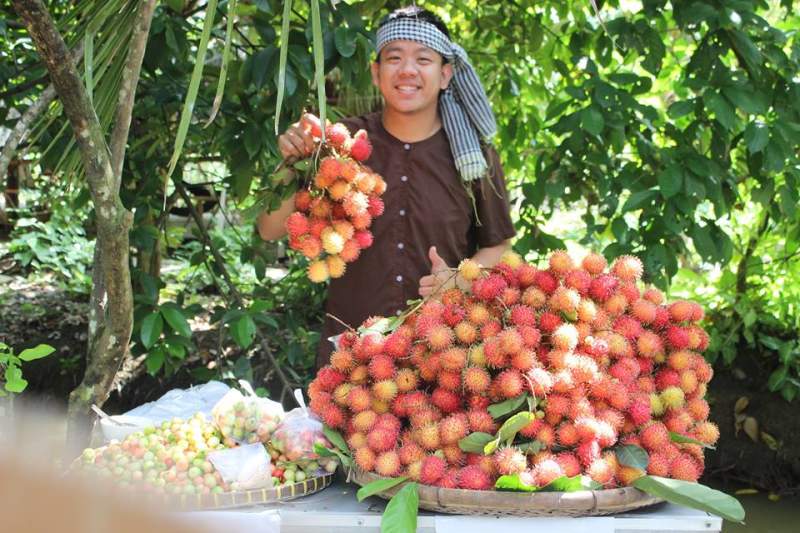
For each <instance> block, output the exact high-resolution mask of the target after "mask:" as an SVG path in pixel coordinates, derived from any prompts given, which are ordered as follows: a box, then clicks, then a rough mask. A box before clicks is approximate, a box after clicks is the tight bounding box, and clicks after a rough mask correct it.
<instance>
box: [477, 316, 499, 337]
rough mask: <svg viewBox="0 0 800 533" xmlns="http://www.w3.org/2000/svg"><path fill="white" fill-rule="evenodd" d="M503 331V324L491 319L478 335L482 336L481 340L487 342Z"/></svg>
mask: <svg viewBox="0 0 800 533" xmlns="http://www.w3.org/2000/svg"><path fill="white" fill-rule="evenodd" d="M501 331H503V324H501V323H500V321H498V320H494V319H491V320H487V321H486V323H484V324H483V325H482V326H481V328H480V331H479V332H478V333H479V334H480V337H481V339H484V340H486V339H489V338H491V337H494V336H496V335H497V334H499V333H500V332H501Z"/></svg>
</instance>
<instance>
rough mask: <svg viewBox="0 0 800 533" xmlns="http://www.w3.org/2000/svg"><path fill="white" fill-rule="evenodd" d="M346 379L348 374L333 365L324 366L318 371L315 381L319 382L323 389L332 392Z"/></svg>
mask: <svg viewBox="0 0 800 533" xmlns="http://www.w3.org/2000/svg"><path fill="white" fill-rule="evenodd" d="M345 379H346V376H345V375H344V374H343V373H341V372H339V371H338V370H336V369H334V368H333V367H331V366H324V367H322V368H321V369H320V370H319V372H317V378H316V379H315V381H316V382H317V383H318V384H319V386H320V388H321V389H322V390H324V391H327V392H331V391H333V389H335V388H336V387H338V386H339V385H341V384H342V383H343V382H344V380H345Z"/></svg>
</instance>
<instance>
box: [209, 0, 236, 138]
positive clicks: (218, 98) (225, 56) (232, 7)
mask: <svg viewBox="0 0 800 533" xmlns="http://www.w3.org/2000/svg"><path fill="white" fill-rule="evenodd" d="M237 2H238V0H230V3H229V4H228V15H227V18H228V22H227V24H226V27H225V48H224V49H223V51H222V65H221V66H220V69H219V81H218V82H217V93H216V94H215V95H214V104H213V105H212V107H211V114H209V116H208V120H207V121H206V123H205V124H204V125H203V127H204V128H207V127H209V126H210V125H211V123H212V122H214V118H215V117H216V116H217V113H218V112H219V107H220V106H221V105H222V96H223V95H224V93H225V80H227V79H228V63H229V62H230V57H231V35H232V34H233V20H234V18H236V3H237Z"/></svg>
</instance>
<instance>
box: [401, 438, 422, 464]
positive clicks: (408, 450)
mask: <svg viewBox="0 0 800 533" xmlns="http://www.w3.org/2000/svg"><path fill="white" fill-rule="evenodd" d="M397 455H398V456H399V457H400V462H401V463H403V464H404V465H409V464H411V463H414V462H416V461H423V460H424V459H425V457H426V455H425V450H423V449H422V447H421V446H420V445H419V444H417V443H416V442H414V441H413V440H410V439H404V440H403V445H402V446H400V447H399V448H398V449H397Z"/></svg>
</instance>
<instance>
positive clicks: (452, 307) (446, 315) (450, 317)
mask: <svg viewBox="0 0 800 533" xmlns="http://www.w3.org/2000/svg"><path fill="white" fill-rule="evenodd" d="M465 315H466V312H465V311H464V308H463V307H461V306H460V305H458V304H447V305H445V308H444V311H443V312H442V320H443V321H444V323H445V324H447V325H448V326H450V327H451V328H453V327H455V326H456V324H458V323H459V322H461V320H462V319H463V318H464V316H465Z"/></svg>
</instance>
